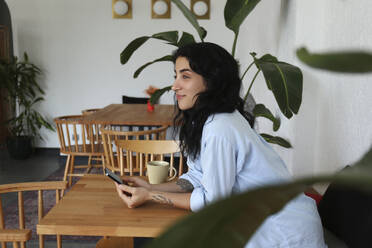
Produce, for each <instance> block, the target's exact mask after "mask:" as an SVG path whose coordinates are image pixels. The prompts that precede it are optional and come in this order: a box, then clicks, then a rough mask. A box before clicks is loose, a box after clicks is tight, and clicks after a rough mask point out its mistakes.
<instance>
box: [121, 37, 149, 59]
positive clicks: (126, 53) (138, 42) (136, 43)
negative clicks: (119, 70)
mask: <svg viewBox="0 0 372 248" xmlns="http://www.w3.org/2000/svg"><path fill="white" fill-rule="evenodd" d="M148 39H150V37H149V36H142V37H139V38H137V39H135V40H133V41H132V42H130V43H129V44H128V46H127V47H126V48H125V49H124V50H123V51H122V52H121V53H120V63H121V64H122V65H124V64H126V63H127V62H128V60H129V59H130V57H131V56H132V54H133V53H134V52H135V51H136V50H137V49H138V48H139V47H140V46H142V45H143V43H145V42H146V41H147V40H148Z"/></svg>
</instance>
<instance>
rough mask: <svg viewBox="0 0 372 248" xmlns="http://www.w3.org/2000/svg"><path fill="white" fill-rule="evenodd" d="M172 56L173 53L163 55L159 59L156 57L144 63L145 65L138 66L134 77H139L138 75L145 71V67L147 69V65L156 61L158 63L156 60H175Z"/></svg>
mask: <svg viewBox="0 0 372 248" xmlns="http://www.w3.org/2000/svg"><path fill="white" fill-rule="evenodd" d="M172 58H173V56H172V55H166V56H164V57H161V58H159V59H155V60H154V61H151V62H148V63H146V64H144V65H143V66H141V67H140V68H138V69H137V70H136V71H135V72H134V75H133V77H134V78H137V77H138V75H139V74H140V73H141V72H142V71H143V69H145V68H146V67H147V66H149V65H152V64H154V63H156V62H164V61H170V62H173V59H172Z"/></svg>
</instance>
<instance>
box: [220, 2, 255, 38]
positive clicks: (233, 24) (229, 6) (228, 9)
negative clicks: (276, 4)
mask: <svg viewBox="0 0 372 248" xmlns="http://www.w3.org/2000/svg"><path fill="white" fill-rule="evenodd" d="M260 1H261V0H227V2H226V5H225V10H224V16H225V25H226V27H227V28H229V29H231V30H232V31H233V32H234V33H235V34H238V33H239V28H240V25H241V24H242V23H243V21H244V20H245V18H246V17H247V16H248V15H249V13H251V11H252V10H253V9H254V8H255V7H256V5H257V4H258V3H259V2H260Z"/></svg>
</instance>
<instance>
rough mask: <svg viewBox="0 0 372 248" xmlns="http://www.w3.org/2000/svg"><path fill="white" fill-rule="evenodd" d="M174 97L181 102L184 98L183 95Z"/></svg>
mask: <svg viewBox="0 0 372 248" xmlns="http://www.w3.org/2000/svg"><path fill="white" fill-rule="evenodd" d="M176 97H177V100H181V99H182V98H183V97H184V95H176Z"/></svg>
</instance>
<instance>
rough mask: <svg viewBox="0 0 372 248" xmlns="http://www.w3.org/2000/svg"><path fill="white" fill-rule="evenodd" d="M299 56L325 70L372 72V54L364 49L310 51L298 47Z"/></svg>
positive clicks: (305, 61)
mask: <svg viewBox="0 0 372 248" xmlns="http://www.w3.org/2000/svg"><path fill="white" fill-rule="evenodd" d="M296 53H297V57H298V58H299V59H300V60H301V61H302V62H304V63H305V64H307V65H309V66H311V67H314V68H318V69H323V70H329V71H334V72H346V73H365V72H372V54H371V53H367V52H362V51H345V52H328V53H309V52H308V50H307V49H306V48H304V47H302V48H299V49H297V52H296Z"/></svg>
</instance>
